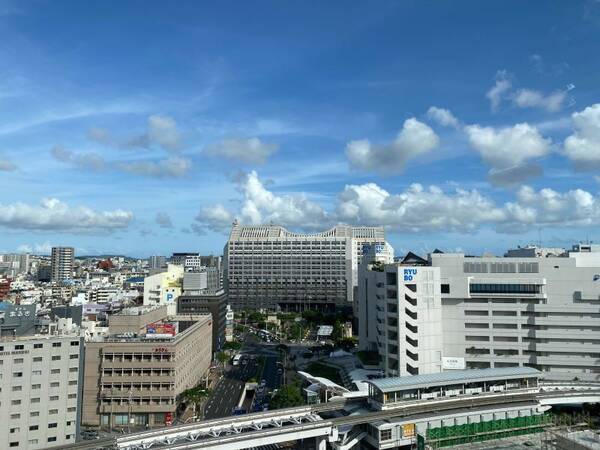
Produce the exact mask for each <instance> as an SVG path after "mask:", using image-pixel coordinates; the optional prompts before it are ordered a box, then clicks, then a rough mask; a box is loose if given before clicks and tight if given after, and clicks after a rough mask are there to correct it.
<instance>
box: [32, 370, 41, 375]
mask: <svg viewBox="0 0 600 450" xmlns="http://www.w3.org/2000/svg"><path fill="white" fill-rule="evenodd" d="M31 374H32V375H41V374H42V371H41V370H32V371H31Z"/></svg>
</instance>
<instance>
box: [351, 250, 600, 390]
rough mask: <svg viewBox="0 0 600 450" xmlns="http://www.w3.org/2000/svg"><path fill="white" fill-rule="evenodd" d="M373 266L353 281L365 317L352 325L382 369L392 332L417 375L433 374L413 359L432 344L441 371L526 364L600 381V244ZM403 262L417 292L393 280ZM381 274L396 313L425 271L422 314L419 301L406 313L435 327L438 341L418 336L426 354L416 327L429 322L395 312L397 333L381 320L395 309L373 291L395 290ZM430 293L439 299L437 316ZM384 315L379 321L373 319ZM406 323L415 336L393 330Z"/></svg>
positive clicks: (549, 373) (550, 373)
mask: <svg viewBox="0 0 600 450" xmlns="http://www.w3.org/2000/svg"><path fill="white" fill-rule="evenodd" d="M533 254H544V253H543V252H535V251H534V252H533ZM376 268H377V269H379V270H383V272H376V271H374V270H373V267H372V266H371V267H370V268H368V267H364V271H363V272H362V274H363V275H361V283H359V312H360V314H361V315H360V316H359V318H360V320H361V321H363V320H364V322H363V323H364V324H365V327H364V328H363V327H362V326H361V327H360V346H361V347H362V348H364V349H377V350H378V351H379V352H380V357H381V358H382V362H383V363H384V368H385V370H386V371H387V372H388V373H390V374H391V373H393V372H392V371H393V370H394V366H393V365H392V364H393V363H395V361H394V358H395V355H396V348H394V347H390V346H389V345H390V342H389V340H390V336H391V337H392V338H394V339H395V338H396V337H397V338H398V347H399V348H398V350H399V353H398V354H399V355H400V356H404V355H406V354H407V352H411V353H414V351H415V350H418V351H419V352H418V359H419V365H418V367H419V369H420V370H421V371H420V373H429V372H431V371H433V372H435V371H437V367H435V365H427V364H425V365H421V362H422V358H426V361H429V359H428V358H430V357H431V354H430V352H431V351H432V350H433V349H440V348H441V369H443V370H450V369H462V368H501V367H514V366H530V367H534V368H536V369H538V370H540V371H542V372H544V374H545V377H546V379H559V380H561V379H562V380H572V379H575V378H577V379H580V380H590V381H598V380H600V367H599V366H598V361H599V360H600V322H599V320H598V319H600V309H599V308H600V246H595V245H577V246H574V248H573V250H572V251H570V252H569V253H568V254H567V255H565V256H562V257H555V256H547V257H539V256H531V257H504V258H498V257H468V256H465V255H463V254H458V253H455V254H444V253H432V254H430V255H429V262H428V263H427V265H426V266H419V267H415V268H412V267H405V266H402V265H397V264H392V265H384V266H383V268H380V267H376ZM406 269H408V270H411V269H416V270H417V274H418V275H417V276H416V277H415V278H414V281H415V283H411V284H415V285H416V288H417V292H416V293H414V294H416V295H413V293H411V292H410V290H408V291H407V290H406V283H405V282H403V281H402V279H401V276H402V274H403V273H404V270H406ZM430 272H431V274H430V275H429V273H430ZM390 273H392V274H393V273H398V275H397V276H398V281H397V286H398V287H397V293H398V295H397V301H398V302H399V310H403V311H404V313H405V314H407V315H408V316H409V317H410V314H408V312H411V313H412V312H413V309H414V308H412V307H411V303H412V300H413V298H414V299H415V300H416V302H417V305H419V300H420V295H421V288H420V286H419V284H418V283H419V282H420V281H421V280H422V277H421V274H423V273H426V274H428V275H427V276H428V277H431V283H432V286H433V287H432V289H433V290H434V291H435V293H434V294H433V303H432V306H429V304H427V306H426V310H427V311H428V312H425V311H423V312H421V311H419V310H418V306H417V309H416V310H414V312H416V314H417V319H418V321H420V320H421V317H422V316H421V314H422V313H425V314H426V315H425V316H423V317H424V318H427V317H428V319H426V320H427V321H430V320H432V321H433V322H431V323H432V324H434V326H438V327H439V330H440V331H441V332H440V333H439V335H437V338H436V339H438V340H439V342H437V343H435V344H433V343H431V342H432V341H427V340H426V341H425V342H428V343H429V344H428V345H429V348H428V349H423V350H425V351H426V353H425V356H422V354H421V350H422V349H421V348H419V347H420V345H421V342H422V340H423V339H424V338H425V339H427V336H428V335H427V334H425V335H421V331H422V330H428V329H429V328H428V327H427V326H426V327H425V328H421V326H420V325H419V324H418V323H413V322H411V321H410V320H406V321H404V320H405V319H406V316H403V315H402V313H400V312H399V313H398V327H399V328H398V330H397V329H396V327H394V326H392V325H393V324H394V323H395V322H394V321H391V322H390V321H388V319H389V317H390V315H392V314H395V313H391V312H390V311H389V310H381V308H382V302H383V301H384V300H382V299H380V298H379V297H383V296H384V294H385V297H386V300H385V301H386V302H387V303H389V301H388V300H389V299H388V298H387V297H389V296H391V297H393V295H392V294H391V292H393V291H394V289H396V285H395V284H393V283H394V282H396V280H395V279H394V278H393V276H391V275H389V274H390ZM409 274H412V272H409ZM437 277H439V278H437ZM363 278H364V280H365V281H364V282H363V281H362V279H363ZM426 279H429V278H426ZM378 283H379V284H378ZM438 283H439V284H438ZM373 284H375V285H373ZM424 289H425V292H428V291H427V289H428V288H426V287H424ZM401 293H404V294H406V296H405V297H404V298H403V297H402V296H401ZM378 296H379V297H378ZM437 296H441V315H440V316H439V319H438V315H437V314H438V313H437V311H438V309H437V304H436V298H437ZM401 300H403V304H402V303H401ZM363 308H364V309H365V310H366V311H364V312H363ZM430 308H433V309H431V310H430ZM363 316H367V317H366V318H364V319H363ZM380 316H381V317H380ZM379 317H380V319H377V318H379ZM384 319H385V320H386V322H382V323H380V322H378V320H381V321H383V320H384ZM409 324H410V325H411V326H412V325H416V326H417V327H418V333H413V335H411V334H410V333H408V334H406V336H405V337H404V338H402V335H401V332H400V328H408V329H409V331H410V328H409V327H408V325H409ZM396 332H397V333H398V335H397V336H396V334H394V333H396ZM427 333H428V331H427ZM407 337H410V338H411V339H416V340H417V341H418V343H419V347H415V346H414V345H411V342H410V341H407V339H406V338H407ZM430 337H431V336H430ZM384 344H385V345H384ZM434 351H437V350H434ZM409 356H410V355H409ZM400 361H401V359H400ZM400 369H402V367H400ZM426 371H427V372H426Z"/></svg>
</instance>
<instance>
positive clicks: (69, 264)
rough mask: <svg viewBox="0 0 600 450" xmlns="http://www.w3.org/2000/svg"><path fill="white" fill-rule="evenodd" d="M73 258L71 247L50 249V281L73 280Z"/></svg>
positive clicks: (73, 251)
mask: <svg viewBox="0 0 600 450" xmlns="http://www.w3.org/2000/svg"><path fill="white" fill-rule="evenodd" d="M74 258H75V249H74V248H73V247H52V256H51V267H52V281H55V282H59V281H63V280H67V279H70V278H73V268H74V266H73V264H74Z"/></svg>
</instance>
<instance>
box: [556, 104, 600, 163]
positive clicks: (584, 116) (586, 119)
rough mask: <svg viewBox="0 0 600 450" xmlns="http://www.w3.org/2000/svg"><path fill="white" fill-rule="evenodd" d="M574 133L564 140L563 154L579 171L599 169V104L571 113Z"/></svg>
mask: <svg viewBox="0 0 600 450" xmlns="http://www.w3.org/2000/svg"><path fill="white" fill-rule="evenodd" d="M572 120H573V125H574V127H575V132H574V133H573V134H572V135H571V136H569V137H567V138H566V139H565V143H564V152H565V154H566V155H567V157H568V158H569V159H570V160H571V161H573V163H574V164H575V167H576V168H577V169H579V170H592V169H600V103H596V104H594V105H592V106H588V107H587V108H585V109H584V110H583V111H579V112H576V113H573V115H572Z"/></svg>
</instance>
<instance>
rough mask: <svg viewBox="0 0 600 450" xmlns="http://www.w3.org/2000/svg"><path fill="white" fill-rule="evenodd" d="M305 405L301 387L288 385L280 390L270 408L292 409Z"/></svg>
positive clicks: (272, 400) (274, 396)
mask: <svg viewBox="0 0 600 450" xmlns="http://www.w3.org/2000/svg"><path fill="white" fill-rule="evenodd" d="M303 404H304V399H303V398H302V392H301V391H300V387H299V386H297V385H294V384H286V385H285V386H282V387H281V389H279V390H278V391H277V392H276V393H275V395H273V398H272V399H271V403H270V404H269V407H270V408H271V409H280V408H291V407H293V406H300V405H303Z"/></svg>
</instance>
